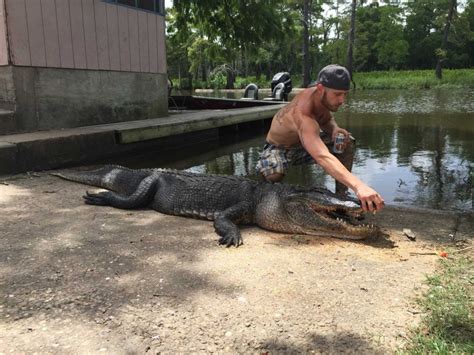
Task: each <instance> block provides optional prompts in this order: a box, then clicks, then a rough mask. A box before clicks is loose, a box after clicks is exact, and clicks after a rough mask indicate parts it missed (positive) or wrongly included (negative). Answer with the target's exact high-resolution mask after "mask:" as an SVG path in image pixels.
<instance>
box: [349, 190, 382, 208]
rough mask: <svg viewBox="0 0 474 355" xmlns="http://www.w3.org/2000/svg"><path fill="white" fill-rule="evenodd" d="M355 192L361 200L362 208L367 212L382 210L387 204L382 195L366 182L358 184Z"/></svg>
mask: <svg viewBox="0 0 474 355" xmlns="http://www.w3.org/2000/svg"><path fill="white" fill-rule="evenodd" d="M354 192H355V193H356V195H357V198H358V199H359V200H360V204H361V207H362V209H363V210H364V211H366V212H369V211H370V212H374V213H375V212H378V211H381V210H382V209H383V208H384V206H385V202H384V200H383V198H382V196H380V195H379V194H378V193H377V191H375V190H374V189H372V188H370V187H369V186H367V185H365V184H362V185H360V186H358V187H357V189H356V190H355V191H354Z"/></svg>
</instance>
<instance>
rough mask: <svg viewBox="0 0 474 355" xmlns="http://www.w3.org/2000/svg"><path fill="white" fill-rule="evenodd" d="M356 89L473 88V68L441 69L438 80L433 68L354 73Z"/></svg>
mask: <svg viewBox="0 0 474 355" xmlns="http://www.w3.org/2000/svg"><path fill="white" fill-rule="evenodd" d="M354 81H355V82H356V85H357V89H369V90H370V89H431V88H473V87H474V69H443V78H442V79H441V80H438V79H437V78H436V77H435V72H434V70H404V71H377V72H367V73H354Z"/></svg>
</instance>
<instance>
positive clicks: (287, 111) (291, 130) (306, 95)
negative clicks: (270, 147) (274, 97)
mask: <svg viewBox="0 0 474 355" xmlns="http://www.w3.org/2000/svg"><path fill="white" fill-rule="evenodd" d="M315 91H316V88H315V87H312V88H308V89H305V90H303V91H302V92H300V93H299V94H298V95H296V96H295V98H294V99H293V100H292V101H291V102H290V103H289V104H287V105H286V106H285V107H283V108H282V109H280V110H279V111H278V112H277V113H276V115H275V117H274V118H273V121H272V124H271V127H270V131H269V132H268V134H267V138H266V140H267V142H268V143H271V144H274V145H278V146H284V147H287V148H290V147H293V146H296V145H300V144H301V141H300V136H299V133H298V126H299V124H300V121H301V120H302V119H308V118H311V119H313V120H314V121H315V122H316V123H317V124H318V126H319V127H321V126H323V125H325V124H326V123H327V122H328V121H329V120H330V119H331V114H330V112H329V110H328V109H327V108H325V107H323V106H321V105H316V104H315V100H314V98H313V96H314V95H315ZM315 134H318V135H319V132H315Z"/></svg>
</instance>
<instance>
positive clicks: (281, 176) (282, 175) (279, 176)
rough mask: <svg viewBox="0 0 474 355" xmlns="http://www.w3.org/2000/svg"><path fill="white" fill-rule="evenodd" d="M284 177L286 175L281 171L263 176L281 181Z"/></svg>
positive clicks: (270, 179)
mask: <svg viewBox="0 0 474 355" xmlns="http://www.w3.org/2000/svg"><path fill="white" fill-rule="evenodd" d="M284 177H285V175H284V174H281V173H273V174H270V175H267V176H264V175H262V178H263V179H264V180H266V181H268V182H280V181H281V180H283V178H284Z"/></svg>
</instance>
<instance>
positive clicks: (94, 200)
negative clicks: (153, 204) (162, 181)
mask: <svg viewBox="0 0 474 355" xmlns="http://www.w3.org/2000/svg"><path fill="white" fill-rule="evenodd" d="M158 180H159V178H158V177H157V176H153V175H151V176H147V177H146V178H144V179H143V180H142V181H141V182H140V184H139V185H138V188H137V189H136V190H135V192H134V193H132V194H131V195H129V196H124V195H120V194H118V193H115V192H111V191H105V192H99V193H96V194H91V193H89V192H86V195H84V196H82V197H83V198H84V200H85V203H87V204H89V205H100V206H112V207H117V208H123V209H133V208H140V207H145V206H147V205H148V204H149V203H150V201H151V200H152V199H153V196H154V195H155V192H156V186H157V183H158Z"/></svg>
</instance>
